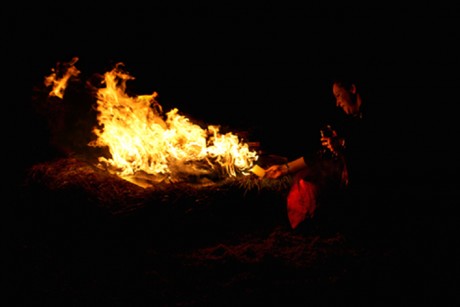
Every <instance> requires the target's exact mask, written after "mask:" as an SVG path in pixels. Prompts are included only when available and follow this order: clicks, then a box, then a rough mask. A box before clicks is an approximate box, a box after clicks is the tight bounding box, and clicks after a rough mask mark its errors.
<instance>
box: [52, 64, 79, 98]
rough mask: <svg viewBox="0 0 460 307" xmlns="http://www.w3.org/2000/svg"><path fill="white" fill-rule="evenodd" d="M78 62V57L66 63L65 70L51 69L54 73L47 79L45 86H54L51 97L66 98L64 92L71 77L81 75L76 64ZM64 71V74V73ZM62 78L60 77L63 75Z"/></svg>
mask: <svg viewBox="0 0 460 307" xmlns="http://www.w3.org/2000/svg"><path fill="white" fill-rule="evenodd" d="M77 61H78V57H74V58H73V59H72V61H70V62H69V63H64V64H63V66H64V69H63V70H56V69H54V68H53V69H51V71H52V73H51V74H50V75H49V76H47V77H45V82H44V83H45V86H47V87H48V86H52V90H51V91H50V93H49V96H56V97H59V98H61V99H62V98H63V97H64V92H65V89H66V87H67V83H68V82H69V80H70V78H71V77H76V76H78V75H79V74H80V71H79V70H78V69H76V68H75V63H76V62H77ZM62 71H63V72H62ZM62 73H63V75H62V76H60V78H59V77H58V75H60V74H62Z"/></svg>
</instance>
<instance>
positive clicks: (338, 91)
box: [332, 83, 355, 115]
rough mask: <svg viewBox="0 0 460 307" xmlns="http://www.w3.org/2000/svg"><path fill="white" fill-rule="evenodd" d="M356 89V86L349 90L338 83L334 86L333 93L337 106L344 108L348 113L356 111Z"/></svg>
mask: <svg viewBox="0 0 460 307" xmlns="http://www.w3.org/2000/svg"><path fill="white" fill-rule="evenodd" d="M354 91H355V90H354V86H353V87H352V88H351V89H350V90H347V89H346V88H344V87H341V86H339V85H337V84H336V83H334V84H333V86H332V93H333V94H334V97H335V102H336V103H335V104H336V106H337V107H340V108H342V110H343V111H344V112H345V113H346V114H348V115H349V114H352V113H353V112H354V108H355V101H354Z"/></svg>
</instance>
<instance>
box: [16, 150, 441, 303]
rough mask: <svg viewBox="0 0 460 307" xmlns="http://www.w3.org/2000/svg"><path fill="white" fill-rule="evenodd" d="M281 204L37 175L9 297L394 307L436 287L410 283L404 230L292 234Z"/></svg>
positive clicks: (80, 172) (274, 192)
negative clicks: (427, 289) (424, 289)
mask: <svg viewBox="0 0 460 307" xmlns="http://www.w3.org/2000/svg"><path fill="white" fill-rule="evenodd" d="M251 180H257V179H251ZM261 187H262V188H261ZM284 193H285V191H284V190H283V189H282V187H281V188H280V186H278V187H276V188H271V189H270V188H269V187H268V186H259V188H251V189H250V188H248V184H247V183H246V185H244V184H242V181H241V180H233V181H228V182H225V183H220V184H212V185H209V184H206V185H203V184H201V185H198V184H194V185H190V184H183V185H181V184H176V185H171V184H167V185H164V186H162V187H161V188H151V189H145V188H142V187H139V186H137V185H135V184H132V183H130V182H128V181H125V180H122V179H120V178H118V177H117V176H114V175H110V174H108V173H106V172H103V171H101V170H98V169H97V168H94V167H92V166H91V165H88V164H87V163H86V162H84V161H80V160H78V159H75V158H62V159H57V160H54V161H50V162H45V163H40V164H37V165H34V166H33V167H32V168H31V169H30V170H29V172H27V173H26V178H25V179H24V183H23V184H22V185H21V191H20V193H18V194H16V198H17V199H19V200H20V202H19V204H16V207H15V210H14V213H15V220H14V223H12V226H11V228H10V230H11V238H13V239H14V240H13V245H12V249H11V250H12V251H13V252H14V254H13V255H14V261H13V263H12V265H11V266H10V267H9V269H10V270H11V269H12V270H11V271H12V273H13V274H12V275H11V277H10V284H11V285H14V289H15V291H13V292H11V293H10V294H11V295H13V298H14V301H15V302H17V303H18V304H19V305H24V304H26V305H28V304H37V303H40V304H47V305H50V304H51V305H53V304H65V305H75V306H81V305H95V304H98V305H100V304H105V305H112V306H113V305H117V306H125V305H126V306H127V305H131V306H132V305H136V306H142V305H149V306H151V305H155V306H203V305H219V306H235V305H255V304H269V303H270V304H280V305H281V304H283V305H289V306H297V305H299V306H300V305H308V304H310V303H313V302H314V303H315V304H317V303H320V304H324V305H326V304H327V305H343V304H353V305H366V306H369V305H372V306H395V305H403V303H407V302H410V301H414V300H415V299H417V298H418V296H420V295H423V291H422V289H423V287H426V286H427V285H430V284H431V283H434V282H433V281H427V283H423V282H420V281H417V280H413V279H412V277H414V278H415V277H417V276H418V275H419V274H422V272H424V273H427V274H430V276H435V274H434V272H435V271H434V269H433V268H427V267H425V268H424V269H423V268H417V270H418V273H417V271H415V272H411V267H410V266H407V264H408V263H407V260H408V259H407V258H409V257H413V256H414V255H415V252H414V251H415V249H416V247H418V245H419V244H420V242H412V243H411V242H407V241H408V240H409V237H408V236H407V233H406V232H404V231H405V230H404V229H403V228H404V226H403V225H402V223H401V222H400V224H399V225H396V224H393V225H389V226H390V227H388V228H387V229H386V230H384V231H376V230H375V229H374V228H372V229H371V228H369V229H366V230H364V232H361V233H357V232H356V231H351V228H349V227H345V228H340V227H335V226H334V225H330V224H327V223H326V222H324V221H322V222H318V221H316V222H315V221H310V222H309V223H305V224H304V225H303V226H302V227H299V228H297V229H292V228H291V227H290V224H289V222H288V219H287V216H286V211H285V210H286V208H285V198H284V197H285V194H284ZM396 221H397V220H394V221H393V223H394V222H396ZM406 226H407V225H406ZM412 226H414V225H412ZM366 231H367V232H366ZM431 240H432V239H431V238H429V237H426V238H425V242H424V244H431V243H430V242H431ZM402 244H407V246H411V244H412V246H411V248H410V249H409V248H407V246H406V247H404V246H402ZM419 259H428V258H427V257H426V255H425V256H423V257H420V256H418V258H412V259H409V260H410V262H412V265H413V266H417V265H418V264H419V263H418V262H419V261H420V260H419ZM429 259H431V260H433V259H436V258H435V257H432V256H431V257H429ZM425 265H427V266H428V265H429V266H430V267H431V266H432V265H433V264H432V263H431V264H427V263H425ZM411 274H412V275H411ZM438 277H440V276H439V275H438ZM414 282H415V283H414ZM414 287H415V289H414ZM417 287H422V288H417ZM433 289H435V290H436V289H437V288H432V290H433ZM448 289H449V288H448Z"/></svg>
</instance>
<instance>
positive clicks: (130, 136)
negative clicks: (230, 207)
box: [88, 63, 258, 183]
mask: <svg viewBox="0 0 460 307" xmlns="http://www.w3.org/2000/svg"><path fill="white" fill-rule="evenodd" d="M122 65H123V64H122V63H119V64H118V65H116V67H115V68H114V69H113V70H112V71H110V72H107V73H105V75H104V81H103V82H102V84H105V87H103V88H100V89H99V90H98V92H97V111H98V116H97V120H98V123H99V127H95V128H94V130H93V132H94V134H95V135H96V136H97V139H96V140H95V141H92V142H90V143H89V144H88V145H89V146H94V147H108V149H109V152H110V154H111V157H110V158H106V157H99V162H101V163H102V164H104V165H105V166H106V167H108V169H109V171H111V172H113V173H115V174H117V175H118V176H120V177H122V178H124V179H126V180H130V181H133V182H134V183H136V180H135V177H136V176H140V175H141V176H144V177H145V175H148V176H153V177H154V180H155V181H162V180H171V181H178V180H181V179H183V178H185V177H186V176H197V175H202V176H204V175H214V176H216V175H222V174H223V175H224V176H226V177H229V176H238V175H249V174H250V172H249V171H250V169H251V167H252V166H253V164H254V162H255V161H256V160H257V159H258V156H257V153H256V152H255V151H252V150H250V149H249V147H248V144H246V143H244V142H242V141H240V139H239V138H238V136H237V135H235V134H232V133H226V134H221V133H220V132H219V127H218V126H214V125H210V126H208V127H207V129H203V128H201V127H200V126H199V125H197V124H194V123H192V122H190V120H189V119H188V118H186V117H184V116H182V115H180V114H179V111H178V109H176V108H174V109H172V110H171V111H169V112H167V113H166V118H164V116H163V113H162V108H161V105H160V104H159V103H158V102H157V100H156V97H157V93H156V92H153V94H151V95H141V96H137V97H130V96H128V95H127V94H126V82H127V81H128V80H132V79H134V78H133V77H132V76H130V75H129V74H128V73H126V72H123V71H122ZM133 179H134V180H133ZM152 179H153V178H152Z"/></svg>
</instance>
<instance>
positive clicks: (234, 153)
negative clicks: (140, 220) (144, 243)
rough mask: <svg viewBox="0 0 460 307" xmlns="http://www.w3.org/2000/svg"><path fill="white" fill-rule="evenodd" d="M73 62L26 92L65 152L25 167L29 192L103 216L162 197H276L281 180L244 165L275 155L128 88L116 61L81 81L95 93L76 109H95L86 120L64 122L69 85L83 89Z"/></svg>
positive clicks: (187, 203)
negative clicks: (133, 93) (97, 211)
mask: <svg viewBox="0 0 460 307" xmlns="http://www.w3.org/2000/svg"><path fill="white" fill-rule="evenodd" d="M77 61H78V58H74V59H73V60H72V61H71V62H69V63H63V64H59V65H58V67H57V68H56V69H53V70H52V71H53V73H52V74H51V75H50V76H48V77H46V78H45V86H46V89H45V90H43V89H42V95H41V96H40V95H38V96H37V97H36V101H37V104H40V105H41V107H42V110H43V109H45V110H46V109H47V110H48V111H47V112H45V113H46V114H48V115H49V114H51V115H53V117H52V119H51V120H50V121H49V123H50V126H52V127H51V128H52V130H53V131H55V132H56V134H55V135H53V145H55V146H57V147H59V149H60V150H61V151H63V152H64V153H65V155H64V157H59V158H57V159H55V160H53V161H48V162H44V163H40V164H37V165H34V166H33V167H32V168H31V169H30V171H29V174H28V177H27V180H26V186H27V187H28V188H29V191H30V192H31V195H35V196H37V195H43V193H42V192H37V191H47V193H48V194H52V195H54V197H56V196H57V195H59V198H60V199H59V200H57V203H59V205H58V206H61V204H62V203H68V202H71V203H75V202H76V201H75V200H76V199H77V200H78V201H80V202H84V203H86V204H92V205H91V207H97V208H99V209H102V211H104V212H105V213H109V214H110V215H112V216H113V215H120V214H121V215H123V214H127V213H129V212H133V211H136V209H139V208H146V207H152V206H153V207H158V206H162V205H163V204H167V205H168V206H172V207H175V208H182V209H181V210H183V211H184V212H190V211H193V210H197V209H198V208H201V209H202V208H204V207H210V206H218V205H217V204H222V203H227V204H228V203H238V204H240V205H241V204H243V203H247V201H257V202H264V201H265V202H271V203H272V202H273V201H274V200H276V201H278V200H280V201H281V203H284V195H285V192H287V188H288V187H289V186H290V178H289V177H286V178H284V179H282V180H269V179H264V178H260V177H258V176H257V175H256V174H255V173H253V172H252V169H253V168H254V166H256V165H258V166H261V167H265V166H268V165H269V164H271V163H280V162H284V161H285V158H283V157H278V156H263V157H261V156H260V155H259V152H257V151H256V149H254V148H251V147H250V146H249V143H248V142H247V140H245V139H243V138H241V137H239V136H238V135H237V134H233V133H231V132H225V133H224V132H222V131H220V127H219V126H215V125H209V126H207V127H202V126H200V125H199V124H195V123H193V122H192V121H191V120H190V119H189V118H186V117H185V116H183V115H181V114H180V113H179V111H178V110H177V109H173V110H171V111H169V112H166V113H164V112H163V110H162V106H161V105H160V104H159V103H158V101H157V100H156V97H157V93H156V92H154V93H153V94H151V95H141V96H134V97H133V96H129V95H128V94H127V93H126V92H127V90H126V82H127V81H128V80H132V79H134V78H133V77H131V76H130V75H129V74H128V73H127V72H125V71H124V69H123V65H122V64H118V65H117V66H116V67H115V68H114V69H113V70H112V71H110V72H108V73H106V74H105V75H103V76H99V77H98V78H95V80H96V81H94V80H92V82H86V89H89V92H90V93H92V94H94V95H93V96H91V99H92V102H94V101H95V103H94V104H93V103H91V110H89V111H88V112H87V113H86V114H87V115H88V114H89V115H94V116H95V120H93V121H91V120H90V121H89V123H90V124H89V125H90V126H91V128H88V123H86V124H85V125H84V126H85V129H81V122H82V121H81V119H79V120H77V122H79V124H75V123H68V122H66V119H68V117H66V116H65V114H69V113H72V114H73V116H75V113H76V112H70V111H68V110H67V111H66V108H67V109H68V108H72V105H74V104H78V103H79V101H78V98H79V97H80V98H81V97H83V96H82V95H81V94H80V95H75V93H76V92H78V91H76V90H75V89H80V90H82V89H83V88H81V87H78V86H75V84H81V80H79V79H78V76H79V73H80V72H79V71H78V69H76V67H75V63H76V62H77ZM95 83H96V84H95ZM69 84H70V85H72V86H70V89H71V91H70V92H67V91H66V89H67V86H68V85H69ZM72 90H73V92H72ZM44 93H46V96H44ZM72 94H73V95H72ZM86 98H87V97H86ZM69 105H70V106H69ZM94 105H95V106H94ZM73 108H75V107H74V106H73ZM49 110H51V112H50V111H49ZM73 120H74V121H75V118H73ZM56 124H58V125H56ZM79 125H80V126H79ZM69 127H72V128H69ZM75 130H78V131H75ZM87 132H89V133H88V134H89V135H84V134H86V133H87ZM56 135H58V137H56ZM83 135H84V136H83ZM76 143H79V145H75V144H76ZM82 143H84V145H82ZM35 193H36V194H35ZM274 195H276V197H273V196H274ZM35 196H32V197H35ZM46 203H50V201H49V199H48V200H46ZM51 203H52V202H51Z"/></svg>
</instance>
